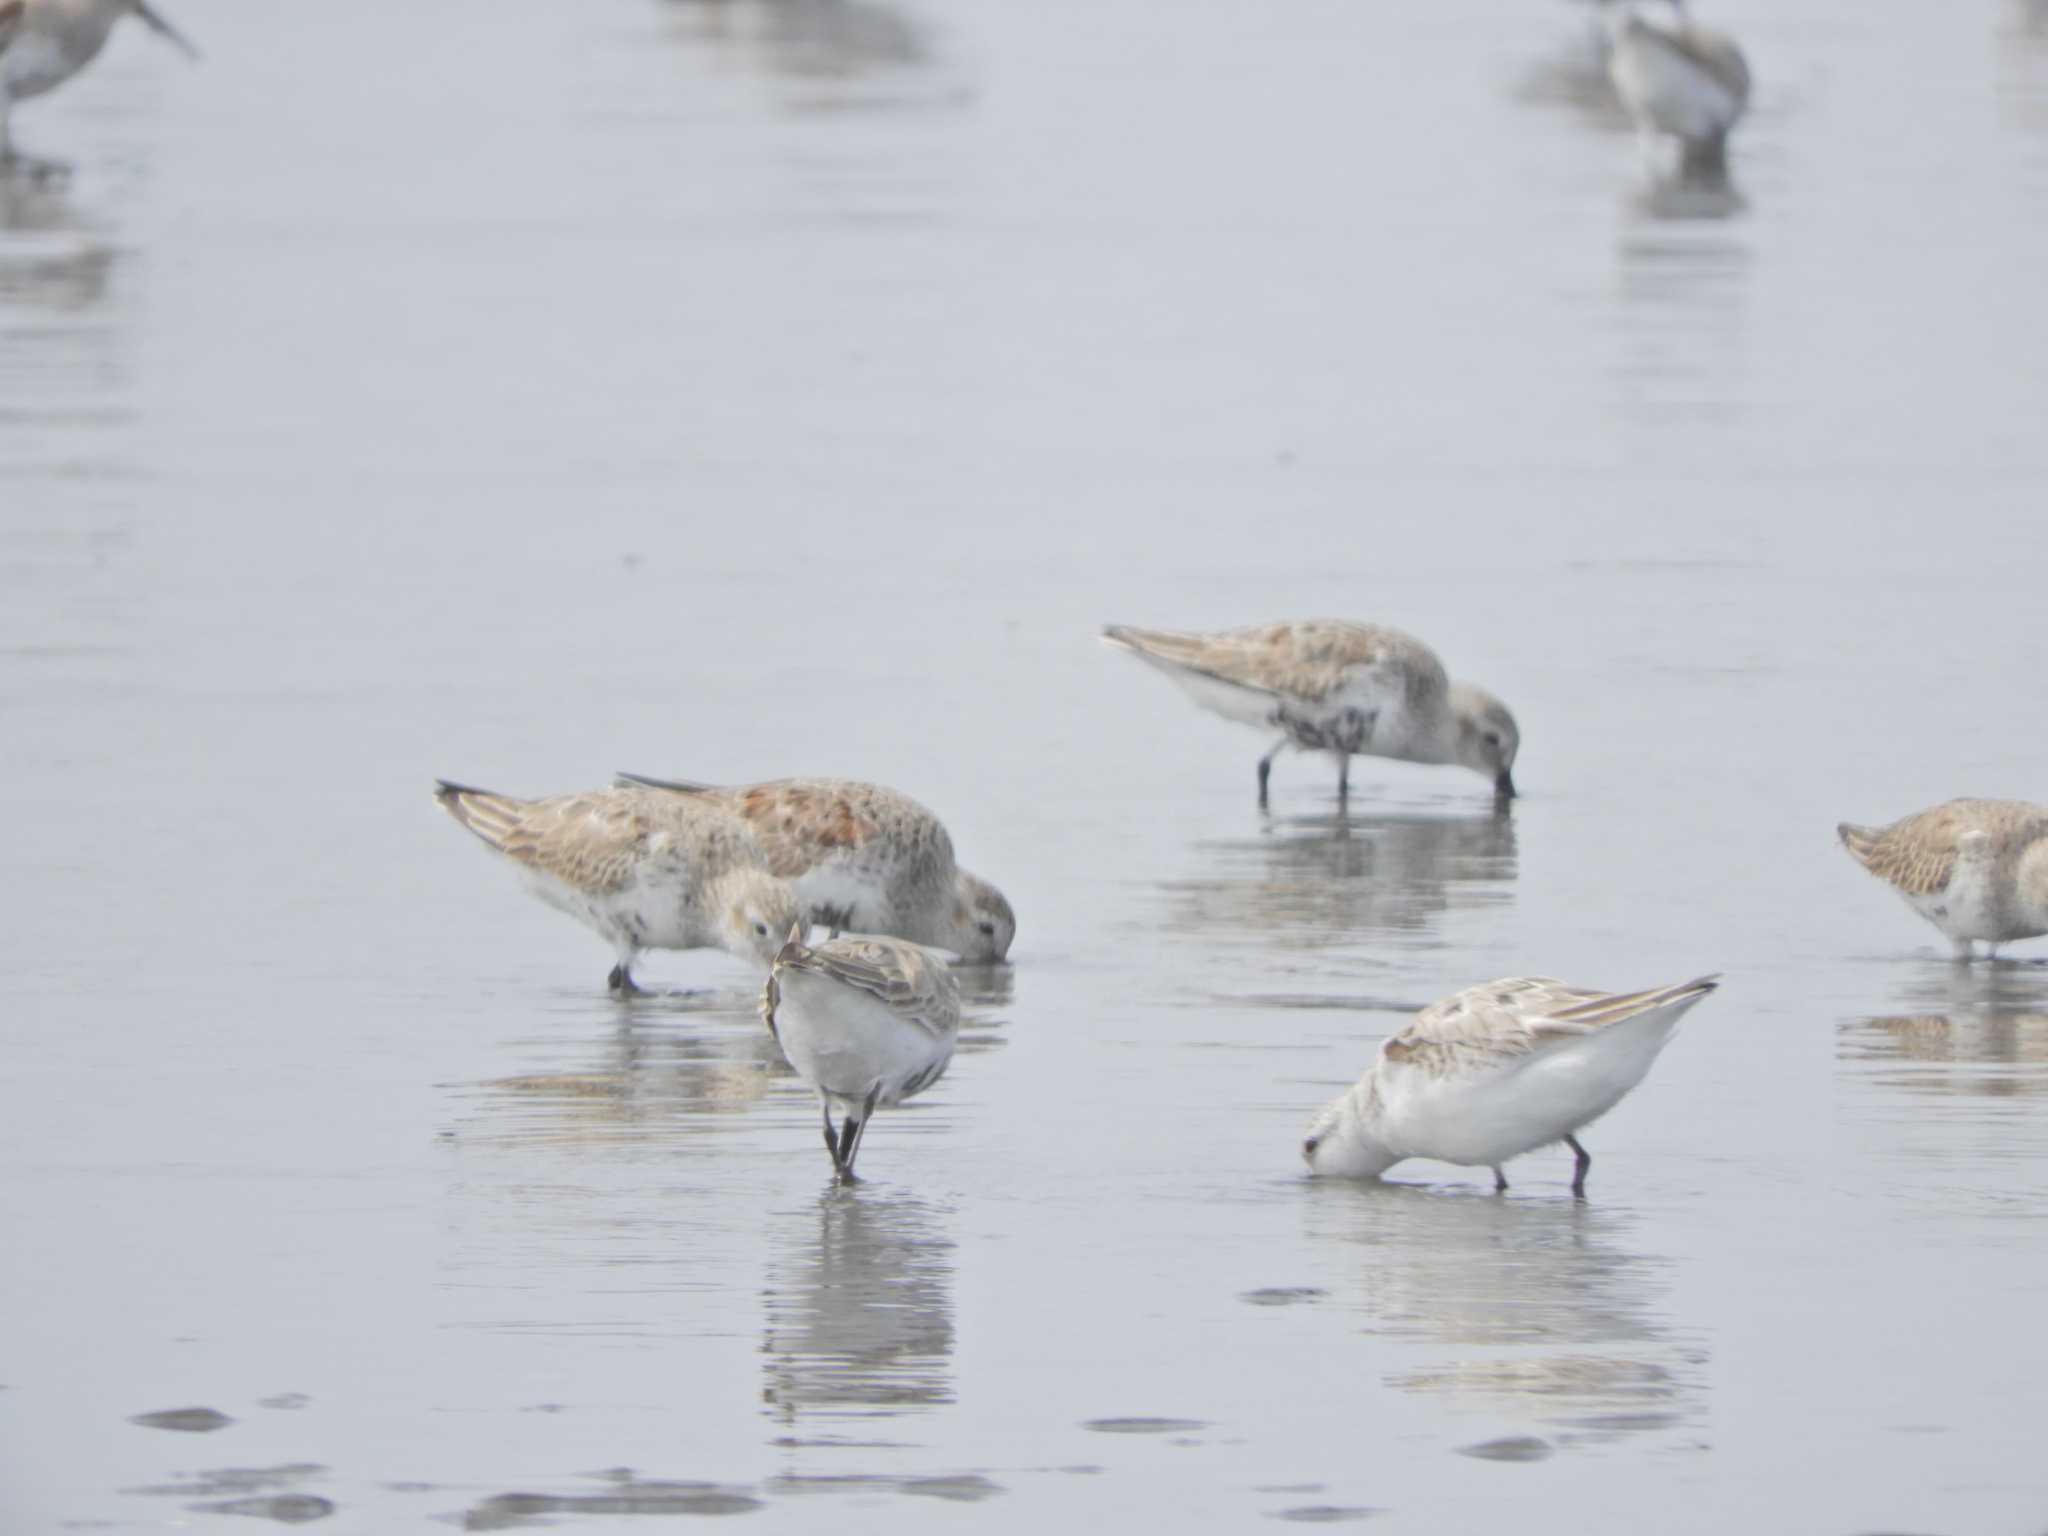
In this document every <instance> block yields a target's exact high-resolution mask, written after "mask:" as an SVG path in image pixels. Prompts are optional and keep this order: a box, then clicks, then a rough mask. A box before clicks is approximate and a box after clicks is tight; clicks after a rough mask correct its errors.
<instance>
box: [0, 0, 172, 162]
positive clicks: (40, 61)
mask: <svg viewBox="0 0 2048 1536" xmlns="http://www.w3.org/2000/svg"><path fill="white" fill-rule="evenodd" d="M123 16H135V17H139V18H140V19H141V20H142V21H144V22H145V23H147V24H148V25H149V27H150V28H151V29H152V30H154V31H155V32H157V33H158V34H159V35H161V36H163V37H165V38H168V39H169V40H170V41H171V42H172V43H175V44H176V45H177V46H178V47H179V48H181V49H183V50H184V52H185V53H186V54H187V55H188V56H189V57H191V58H195V59H196V58H198V57H199V50H198V49H197V48H194V47H193V46H192V44H191V42H190V41H189V40H187V38H186V37H185V34H184V33H182V32H180V31H179V30H178V29H177V28H176V27H174V26H172V25H171V24H170V23H169V22H168V21H166V20H165V19H164V18H163V16H162V15H161V14H160V13H159V12H158V11H157V10H156V9H155V7H153V6H150V5H148V4H146V3H145V0H27V6H26V9H25V10H24V12H23V14H22V16H21V19H20V21H19V23H18V29H17V31H16V33H15V36H14V39H13V42H12V43H11V44H10V45H9V46H8V47H7V48H6V50H5V51H4V52H0V169H4V168H6V167H7V166H9V165H16V164H18V165H21V166H24V167H26V168H27V169H29V170H31V171H37V172H47V171H57V170H62V169H63V163H62V162H61V161H56V160H32V159H30V158H29V157H28V156H26V155H17V154H16V153H15V150H14V141H13V139H12V138H11V137H10V130H9V126H8V119H9V117H10V115H11V114H12V111H13V108H14V104H15V103H16V102H18V101H26V100H28V99H29V98H30V97H31V96H40V95H42V94H43V93H44V92H45V91H50V90H55V89H56V88H57V87H58V86H60V85H62V84H63V83H64V82H65V81H66V80H69V79H70V78H71V77H72V76H73V75H75V74H77V73H78V72H79V71H80V70H81V69H83V68H85V66H86V65H88V64H90V63H91V62H92V61H93V60H94V59H96V58H98V57H99V53H100V50H101V49H102V48H104V47H106V45H107V35H108V34H109V33H110V32H112V31H113V30H114V23H115V22H117V21H119V20H120V19H121V18H122V17H123Z"/></svg>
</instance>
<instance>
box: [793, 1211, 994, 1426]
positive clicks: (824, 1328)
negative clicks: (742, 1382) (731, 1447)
mask: <svg viewBox="0 0 2048 1536" xmlns="http://www.w3.org/2000/svg"><path fill="white" fill-rule="evenodd" d="M951 1217H952V1212H951V1211H950V1210H949V1209H948V1208H946V1207H945V1206H942V1205H939V1204H936V1203H934V1202H932V1201H929V1200H926V1199H923V1198H920V1197H919V1196H917V1195H913V1194H911V1193H909V1192H908V1191H905V1190H901V1189H893V1188H890V1187H889V1186H887V1185H882V1184H875V1183H869V1182H865V1181H864V1182H862V1183H858V1184H853V1185H839V1184H834V1185H830V1186H828V1187H827V1188H826V1189H825V1190H824V1191H823V1192H822V1193H821V1194H819V1195H818V1196H817V1197H816V1199H814V1200H813V1201H811V1202H810V1203H808V1204H807V1205H803V1206H799V1207H797V1208H795V1209H793V1210H789V1211H783V1212H779V1213H777V1214H776V1215H774V1216H773V1217H771V1219H770V1222H769V1226H768V1243H769V1252H768V1273H767V1276H766V1280H765V1283H764V1284H763V1287H762V1297H763V1304H762V1338H761V1355H762V1361H763V1365H762V1369H763V1374H764V1381H763V1385H762V1389H761V1400H762V1403H763V1404H764V1405H765V1408H764V1411H765V1412H766V1413H767V1414H768V1415H769V1416H770V1417H771V1418H773V1419H774V1420H775V1421H776V1422H777V1423H778V1424H780V1425H782V1426H783V1427H784V1429H785V1430H786V1431H788V1432H792V1433H794V1432H795V1431H796V1430H797V1429H798V1428H799V1427H801V1429H802V1431H803V1433H804V1435H806V1436H811V1437H816V1436H823V1437H824V1438H825V1439H827V1440H828V1441H831V1440H833V1439H834V1437H835V1436H838V1435H843V1434H845V1433H847V1432H849V1431H852V1432H855V1433H858V1428H857V1426H858V1425H859V1424H861V1423H862V1422H863V1421H872V1420H876V1419H883V1418H892V1417H896V1416H899V1415H902V1414H906V1413H913V1412H918V1411H921V1410H926V1409H930V1408H933V1407H936V1406H939V1405H942V1404H945V1403H950V1402H951V1401H952V1400H953V1343H954V1325H953V1278H954V1268H955V1266H954V1257H953V1254H954V1240H953V1237H952V1233H951V1230H950V1224H951Z"/></svg>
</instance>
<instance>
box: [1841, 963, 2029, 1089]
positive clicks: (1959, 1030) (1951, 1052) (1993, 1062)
mask: <svg viewBox="0 0 2048 1536" xmlns="http://www.w3.org/2000/svg"><path fill="white" fill-rule="evenodd" d="M1901 1001H1902V1002H1903V1003H1904V1005H1905V1009H1904V1011H1902V1012H1899V1013H1892V1014H1881V1015H1877V1016H1874V1017H1868V1018H1860V1019H1852V1020H1850V1021H1849V1022H1847V1023H1845V1024H1843V1025H1842V1026H1841V1029H1840V1031H1839V1033H1838V1036H1837V1041H1836V1050H1837V1054H1838V1056H1839V1058H1840V1060H1841V1061H1843V1062H1844V1063H1846V1064H1849V1065H1852V1066H1858V1067H1863V1068H1867V1069H1869V1072H1870V1075H1871V1077H1872V1079H1873V1080H1874V1081H1877V1082H1880V1083H1884V1084H1886V1085H1887V1086H1890V1087H1897V1088H1903V1089H1906V1090H1908V1091H1909V1092H1913V1093H1921V1094H1938V1095H1944V1096H1947V1095H1964V1096H1973V1097H1981V1098H2017V1097H2021V1096H2024V1095H2028V1094H2037V1093H2041V1092H2044V1091H2048V971H2044V970H2043V968H2041V967H2040V966H2037V965H2029V964H2025V963H2015V964H2003V965H1990V966H1979V967H1976V968H1974V969H1972V970H1970V971H1962V970H1960V969H1959V968H1958V967H1955V966H1952V965H1948V964H1943V965H1942V966H1941V967H1940V973H1939V975H1938V976H1937V977H1936V978H1935V979H1932V980H1930V981H1928V982H1927V983H1925V984H1923V985H1921V986H1919V987H1916V988H1912V989H1909V991H1908V992H1907V995H1906V996H1905V997H1904V998H1903V999H1901Z"/></svg>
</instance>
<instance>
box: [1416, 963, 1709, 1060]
mask: <svg viewBox="0 0 2048 1536" xmlns="http://www.w3.org/2000/svg"><path fill="white" fill-rule="evenodd" d="M1715 985H1716V983H1715V981H1714V979H1713V978H1712V977H1701V978H1699V979H1698V980H1696V981H1688V982H1681V983H1679V984H1678V985H1677V986H1670V987H1652V988H1649V989H1647V990H1645V991H1641V992H1602V991H1599V990H1598V989H1596V988H1592V987H1574V986H1568V985H1566V984H1565V983H1564V982H1561V981H1558V980H1555V979H1554V978H1552V977H1549V976H1511V977H1504V978H1502V979H1501V980H1498V981H1489V982H1483V983H1481V984H1480V985H1479V986H1476V987H1467V988H1466V989H1465V990H1464V991H1462V992H1458V993H1454V994H1453V995H1451V996H1450V997H1447V998H1445V999H1444V1000H1443V1001H1441V1002H1438V1003H1432V1004H1430V1006H1429V1007H1427V1008H1425V1009H1423V1010H1422V1012H1421V1013H1419V1014H1417V1015H1416V1016H1415V1022H1414V1023H1412V1024H1410V1025H1409V1026H1408V1027H1407V1028H1406V1029H1404V1030H1402V1031H1401V1032H1400V1033H1399V1034H1397V1035H1395V1036H1394V1037H1393V1038H1392V1039H1391V1040H1389V1041H1387V1043H1386V1044H1385V1045H1383V1046H1381V1047H1380V1056H1381V1058H1382V1059H1383V1060H1384V1061H1386V1062H1387V1063H1388V1064H1390V1065H1392V1066H1396V1067H1406V1068H1410V1069H1413V1070H1415V1071H1419V1072H1424V1073H1428V1074H1430V1075H1432V1076H1439V1077H1450V1076H1458V1075H1462V1074H1465V1073H1471V1072H1481V1071H1486V1070H1489V1069H1491V1068H1495V1067H1501V1066H1506V1065H1507V1064H1508V1063H1510V1062H1513V1061H1516V1060H1519V1059H1520V1058H1522V1057H1526V1056H1530V1055H1533V1054H1535V1053H1537V1052H1539V1051H1542V1050H1544V1049H1546V1048H1548V1047H1551V1046H1555V1045H1561V1044H1564V1043H1566V1042H1568V1041H1572V1040H1577V1039H1580V1038H1582V1037H1584V1036H1586V1035H1589V1034H1591V1033H1592V1032H1593V1031H1595V1030H1598V1029H1605V1028H1606V1027H1607V1026H1608V1025H1610V1024H1619V1023H1620V1022H1622V1021H1623V1020H1624V1019H1632V1018H1634V1017H1635V1016H1636V1015H1638V1014H1641V1013H1647V1012H1648V1011H1649V1010H1651V1009H1653V1008H1661V1007H1663V1006H1664V1005H1665V1004H1667V1003H1674V1002H1678V1001H1680V1000H1681V999H1683V998H1687V997H1694V996H1699V995H1702V994H1704V993H1707V992H1711V991H1712V990H1713V989H1714V987H1715Z"/></svg>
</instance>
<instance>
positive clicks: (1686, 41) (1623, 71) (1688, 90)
mask: <svg viewBox="0 0 2048 1536" xmlns="http://www.w3.org/2000/svg"><path fill="white" fill-rule="evenodd" d="M1652 10H1654V11H1655V13H1656V19H1655V20H1652V19H1651V12H1652ZM1610 26H1611V27H1612V31H1613V47H1612V49H1611V50H1610V52H1609V53H1608V56H1607V70H1608V74H1609V76H1610V78H1612V80H1613V81H1614V89H1615V91H1616V93H1617V94H1619V95H1620V97H1621V101H1622V105H1623V106H1625V107H1627V108H1628V114H1629V116H1630V117H1632V118H1634V119H1635V123H1636V127H1637V129H1638V131H1640V132H1641V133H1642V134H1643V135H1644V136H1645V138H1646V139H1648V138H1653V137H1655V136H1659V135H1661V136H1664V137H1668V138H1674V139H1676V140H1678V143H1679V162H1678V171H1679V178H1680V180H1681V181H1685V182H1689V183H1695V184H1719V183H1722V182H1725V181H1726V180H1727V177H1728V132H1729V130H1730V129H1732V128H1733V127H1734V126H1735V124H1736V122H1737V120H1738V119H1740V118H1741V116H1742V114H1743V111H1744V110H1745V109H1746V108H1747V107H1748V105H1749V88H1750V80H1749V63H1748V61H1747V60H1745V59H1744V58H1743V56H1742V50H1741V49H1740V48H1738V47H1736V46H1735V43H1734V41H1733V40H1732V39H1730V38H1729V37H1728V36H1727V35H1726V34H1725V33H1721V32H1715V31H1713V30H1711V29H1709V28H1707V27H1703V26H1701V25H1700V24H1699V23H1698V22H1696V21H1694V20H1693V19H1692V16H1691V14H1690V12H1688V11H1687V9H1686V6H1685V0H1666V3H1664V4H1662V5H1660V6H1657V7H1654V8H1649V7H1642V6H1636V5H1624V6H1622V7H1620V8H1619V11H1618V13H1617V14H1616V15H1615V16H1614V17H1613V19H1612V21H1611V22H1610Z"/></svg>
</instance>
